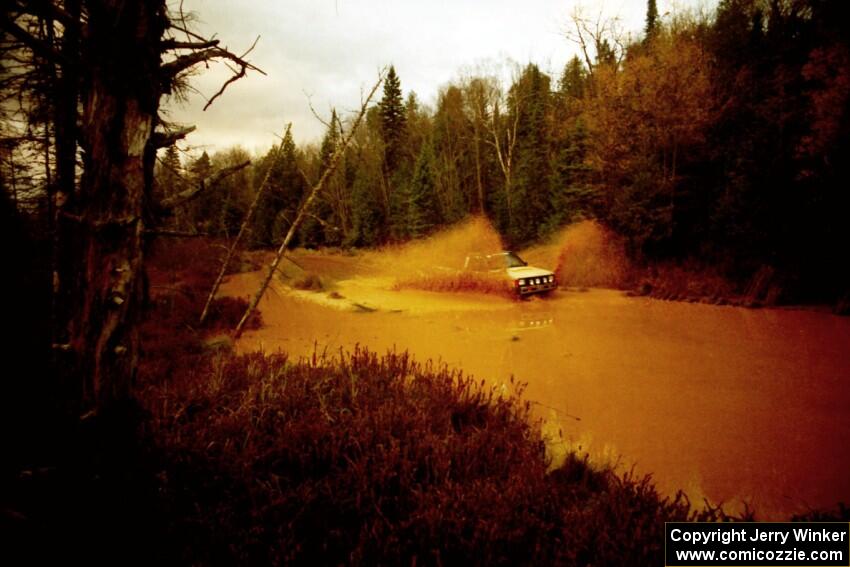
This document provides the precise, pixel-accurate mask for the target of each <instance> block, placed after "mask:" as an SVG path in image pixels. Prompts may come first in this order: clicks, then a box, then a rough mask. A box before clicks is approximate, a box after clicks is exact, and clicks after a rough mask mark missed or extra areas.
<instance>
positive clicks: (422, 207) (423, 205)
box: [405, 142, 441, 238]
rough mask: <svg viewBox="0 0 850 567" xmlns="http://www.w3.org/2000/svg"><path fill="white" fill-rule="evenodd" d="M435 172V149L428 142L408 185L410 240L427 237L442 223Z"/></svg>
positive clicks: (408, 234)
mask: <svg viewBox="0 0 850 567" xmlns="http://www.w3.org/2000/svg"><path fill="white" fill-rule="evenodd" d="M434 170H435V164H434V149H433V147H432V144H431V143H430V142H426V143H424V144H422V150H421V151H420V152H419V156H418V157H417V159H416V167H415V168H414V172H413V179H412V180H411V182H410V183H409V184H407V185H406V188H407V191H406V193H407V195H406V197H407V199H406V201H407V202H406V203H405V204H406V207H405V208H406V211H405V213H406V219H405V221H406V222H405V233H406V235H407V236H408V237H410V238H420V237H422V236H426V235H427V234H429V233H431V232H433V230H434V229H435V228H436V227H437V226H438V225H439V223H440V220H441V215H440V209H439V203H438V201H437V187H436V179H435V177H436V176H435V171H434Z"/></svg>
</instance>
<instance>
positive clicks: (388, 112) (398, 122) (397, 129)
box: [378, 66, 407, 176]
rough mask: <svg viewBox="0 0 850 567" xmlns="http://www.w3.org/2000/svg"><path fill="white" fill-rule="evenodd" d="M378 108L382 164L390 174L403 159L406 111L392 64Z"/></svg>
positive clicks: (399, 83) (389, 174)
mask: <svg viewBox="0 0 850 567" xmlns="http://www.w3.org/2000/svg"><path fill="white" fill-rule="evenodd" d="M378 109H379V113H380V117H381V137H382V138H383V141H384V164H385V167H386V171H387V174H388V176H392V175H393V174H394V173H395V172H396V171H397V170H398V168H399V165H400V164H401V161H402V160H403V156H404V145H405V141H406V137H407V116H406V114H407V113H406V110H405V105H404V101H403V99H402V93H401V82H400V81H399V78H398V75H397V74H396V71H395V67H393V66H391V67H390V69H389V71H388V72H387V78H386V79H385V80H384V96H383V98H382V99H381V102H380V104H379V105H378Z"/></svg>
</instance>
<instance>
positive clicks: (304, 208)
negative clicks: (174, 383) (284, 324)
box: [234, 71, 384, 337]
mask: <svg viewBox="0 0 850 567" xmlns="http://www.w3.org/2000/svg"><path fill="white" fill-rule="evenodd" d="M383 81H384V72H383V71H382V72H381V73H380V74H379V75H378V80H377V82H376V83H375V86H374V87H372V90H371V91H370V92H369V96H367V97H366V100H364V101H363V104H362V105H361V107H360V112H359V113H358V114H357V118H356V119H355V120H354V124H352V125H351V129H350V130H349V131H348V134H346V135H345V137H344V138H343V140H342V142H340V144H339V146H337V148H336V150H335V151H334V153H333V155H332V156H331V159H330V162H329V163H328V167H327V169H325V171H324V173H322V176H321V177H320V178H319V181H318V182H316V184H315V185H314V186H313V188H312V189H311V190H310V194H309V195H308V196H307V199H306V200H305V201H304V203H303V204H302V205H301V208H300V209H299V210H298V214H297V215H296V216H295V220H294V221H292V224H291V225H290V226H289V230H288V231H287V233H286V237H285V238H284V239H283V243H282V244H281V245H280V248H278V250H277V254H276V255H275V258H274V260H273V261H272V263H271V265H270V266H269V270H268V273H267V274H266V276H265V278H264V279H263V283H262V284H260V289H258V290H257V293H256V294H254V297H253V298H251V302H250V303H249V304H248V308H247V309H246V310H245V314H244V315H242V319H241V320H240V321H239V324H238V325H237V326H236V331H235V332H234V335H235V336H236V337H239V335H241V334H242V330H243V329H244V327H245V323H246V322H247V321H248V318H249V317H251V313H253V312H254V309H256V308H257V305H258V304H259V303H260V300H261V299H262V298H263V294H265V292H266V289H267V288H268V287H269V283H270V282H271V280H272V277H273V276H274V274H275V272H276V271H277V267H278V265H280V261H281V260H282V259H283V255H284V254H285V253H286V248H287V247H288V246H289V242H290V241H291V240H292V237H293V235H294V234H295V231H296V230H298V227H299V226H301V222H302V221H303V220H304V217H306V216H307V215H308V214H309V213H310V206H311V205H312V204H313V201H314V200H315V198H316V196H317V195H318V194H319V193H320V192H321V191H322V188H323V187H324V185H325V183H326V182H327V180H328V179H329V178H330V176H331V175H333V174H334V171H335V170H336V166H337V164H338V163H339V160H340V158H342V156H343V154H344V153H345V150H346V149H347V148H348V145H349V143H351V139H352V138H353V137H354V133H355V132H357V128H358V126H360V123H361V122H362V121H363V117H364V116H365V115H366V109H367V108H368V106H369V103H370V102H371V100H372V97H373V96H375V92H376V91H377V90H378V87H380V86H381V83H382V82H383Z"/></svg>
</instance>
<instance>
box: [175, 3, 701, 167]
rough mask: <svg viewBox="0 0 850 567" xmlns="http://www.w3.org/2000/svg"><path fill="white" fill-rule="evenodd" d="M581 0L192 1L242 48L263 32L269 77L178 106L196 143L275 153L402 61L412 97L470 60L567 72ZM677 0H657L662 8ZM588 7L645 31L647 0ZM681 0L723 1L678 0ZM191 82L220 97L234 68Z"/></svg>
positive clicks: (258, 57)
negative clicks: (282, 138) (279, 137)
mask: <svg viewBox="0 0 850 567" xmlns="http://www.w3.org/2000/svg"><path fill="white" fill-rule="evenodd" d="M576 4H577V0H524V1H520V0H430V1H426V0H420V1H414V0H395V1H392V0H271V1H259V0H239V1H236V0H185V1H184V4H183V6H184V11H191V12H193V13H194V14H195V15H196V18H197V21H196V22H195V28H196V30H197V31H199V32H200V33H202V34H204V35H208V36H209V35H213V34H215V35H216V37H218V38H219V39H220V40H221V42H222V45H225V46H227V47H229V48H230V49H231V50H232V51H234V52H237V53H241V52H242V51H244V50H245V49H247V47H248V46H250V44H251V43H252V42H253V40H254V38H255V37H256V36H258V35H259V36H260V41H259V43H258V44H257V47H256V49H255V50H254V51H253V52H252V53H251V55H250V56H249V59H250V60H251V62H252V63H254V64H256V65H257V66H258V67H260V68H261V69H263V71H265V72H266V73H267V74H268V75H267V76H262V75H259V74H257V73H251V74H249V75H248V77H246V78H244V79H242V80H240V81H238V82H237V83H234V84H233V85H231V86H230V88H229V89H228V90H227V92H226V93H225V94H224V95H223V96H222V97H221V98H219V99H218V100H217V101H216V102H215V103H214V104H213V106H211V107H210V108H209V109H208V110H207V111H206V112H202V108H203V105H204V98H203V96H202V95H198V94H192V95H190V96H189V100H188V102H186V103H182V104H175V103H171V104H169V105H168V109H169V110H168V112H169V118H170V119H172V120H175V121H178V122H180V123H183V124H195V125H197V127H198V129H197V131H196V132H194V133H193V134H191V135H190V136H189V137H188V138H187V140H186V144H184V145H190V146H193V147H203V148H204V149H207V150H208V151H210V152H213V151H216V150H220V149H224V148H226V147H229V146H234V145H241V146H242V147H243V148H245V149H246V150H248V151H250V152H265V151H266V150H267V149H268V148H269V147H270V146H271V145H272V144H273V143H275V136H276V133H279V132H280V131H281V130H282V128H283V126H284V124H285V123H286V122H292V128H293V135H294V136H295V139H296V141H297V142H298V143H304V142H312V141H316V140H318V139H320V138H321V136H322V134H323V131H324V128H325V127H324V126H323V125H322V123H321V122H319V121H318V120H317V119H316V118H315V117H314V116H313V114H312V112H311V110H310V104H311V103H312V105H313V107H314V108H315V109H316V111H317V112H318V113H319V114H321V115H322V116H325V117H326V116H328V115H329V114H330V108H331V107H332V106H335V107H336V108H337V109H338V110H340V111H343V112H345V111H351V110H353V109H355V108H356V107H357V106H359V101H360V97H361V92H362V91H363V90H368V88H369V87H370V86H371V85H372V84H373V83H374V81H375V79H376V77H377V72H378V69H379V68H380V67H382V66H384V65H388V64H393V65H395V68H396V71H397V72H398V76H399V78H400V80H401V87H402V90H403V91H404V93H405V96H406V95H407V93H408V92H410V91H411V90H413V91H416V93H417V95H418V96H419V99H420V100H421V101H422V102H423V103H425V104H427V105H430V106H433V105H434V103H435V101H436V94H437V92H438V90H439V88H440V87H441V86H444V85H445V84H446V83H448V82H449V81H451V80H452V79H455V78H457V77H458V76H459V74H460V73H461V72H462V71H463V70H464V69H474V68H475V67H477V66H480V65H484V66H487V65H492V64H498V63H503V62H504V61H506V60H509V59H510V60H513V61H516V62H518V63H520V64H525V63H528V62H534V63H537V64H538V65H539V66H540V67H541V68H542V69H543V70H544V71H548V72H550V73H552V74H553V75H554V76H555V77H557V76H558V75H559V74H560V72H561V70H562V69H563V66H564V64H565V63H566V61H567V60H568V59H569V58H570V57H572V55H573V54H574V53H575V52H576V47H575V46H574V45H573V44H571V43H570V42H569V41H568V40H567V39H566V38H565V37H564V33H563V31H564V29H565V27H566V25H567V22H568V21H569V14H570V13H571V12H572V11H573V9H574V7H575V6H576ZM673 4H674V0H658V9H659V12H660V13H661V14H664V13H665V12H666V11H668V10H670V9H671V6H672V5H673ZM581 5H582V7H583V10H584V11H585V13H587V14H596V13H598V12H599V11H600V10H604V12H605V13H606V14H608V15H617V16H618V17H619V18H620V20H621V27H622V28H623V29H624V30H626V31H630V32H632V33H633V34H639V33H640V30H641V29H642V27H643V21H644V15H645V12H646V2H645V1H643V0H607V1H606V2H604V3H603V2H600V1H599V0H584V1H583V2H581ZM675 5H679V6H681V5H686V6H693V5H709V6H710V5H713V3H712V2H711V0H679V1H678V2H675ZM200 71H201V72H200V73H199V74H198V75H197V76H196V77H194V78H193V80H192V84H193V85H194V86H195V87H196V88H197V89H198V91H200V93H202V94H203V95H205V96H207V97H209V96H211V95H212V94H213V93H215V92H216V91H217V90H218V87H219V85H220V84H221V82H222V81H223V80H224V79H225V78H226V77H227V74H228V72H227V70H226V69H224V68H223V67H220V66H211V67H210V69H208V70H207V69H203V68H201V69H200Z"/></svg>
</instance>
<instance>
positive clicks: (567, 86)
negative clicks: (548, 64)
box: [558, 55, 587, 100]
mask: <svg viewBox="0 0 850 567" xmlns="http://www.w3.org/2000/svg"><path fill="white" fill-rule="evenodd" d="M586 83H587V71H586V70H585V68H584V64H583V63H582V62H581V59H579V58H578V55H574V56H573V58H572V59H570V60H569V61H568V62H567V64H566V66H565V67H564V73H563V75H561V79H560V81H558V91H559V92H560V94H561V96H564V97H569V98H572V99H576V100H578V99H580V98H581V97H582V96H583V95H584V88H585V85H586Z"/></svg>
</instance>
